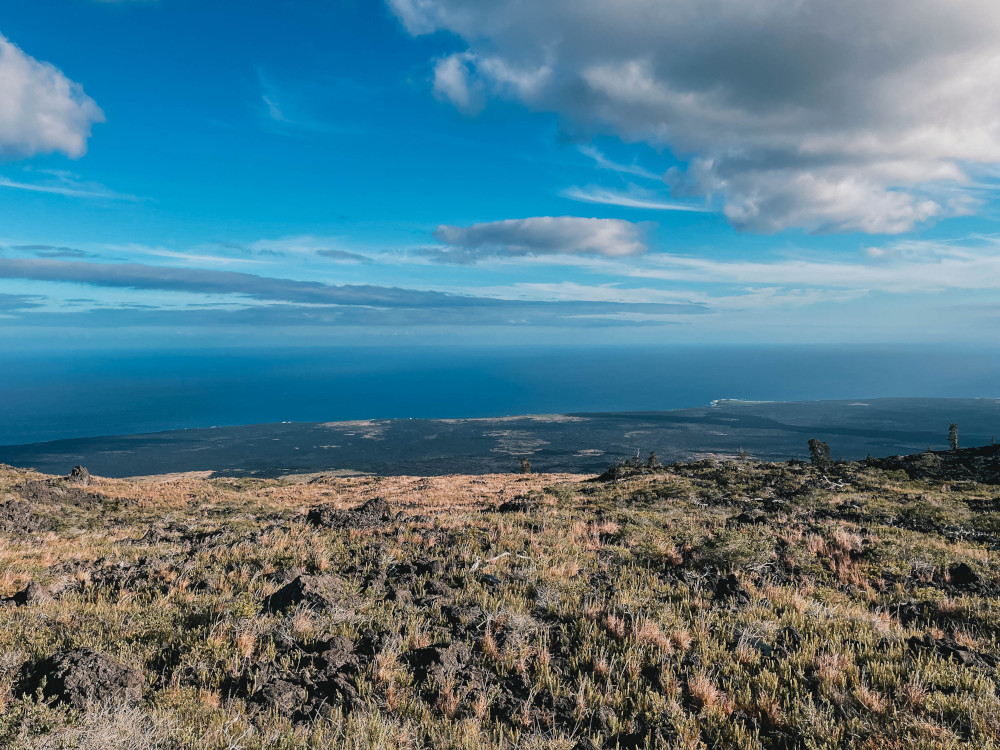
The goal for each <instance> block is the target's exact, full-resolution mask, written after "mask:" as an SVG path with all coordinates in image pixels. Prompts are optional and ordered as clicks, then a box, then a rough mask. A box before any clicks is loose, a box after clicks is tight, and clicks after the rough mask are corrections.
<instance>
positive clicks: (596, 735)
mask: <svg viewBox="0 0 1000 750" xmlns="http://www.w3.org/2000/svg"><path fill="white" fill-rule="evenodd" d="M582 479H583V478H582V477H575V476H553V475H539V476H535V475H530V476H523V477H522V476H516V475H505V476H499V475H497V476H482V477H473V476H463V477H441V478H430V479H428V478H412V477H395V478H357V477H354V478H345V477H333V476H329V477H324V476H312V477H297V478H290V479H285V480H266V481H265V480H234V479H216V480H210V479H205V478H202V477H190V476H189V477H184V476H180V477H171V478H169V479H164V478H159V479H157V478H151V479H148V480H139V481H122V480H105V479H96V478H95V479H92V480H91V481H90V482H89V483H83V482H78V483H74V482H72V481H68V480H65V479H57V478H52V477H46V476H42V475H39V474H34V473H31V472H25V471H19V470H13V469H9V468H2V467H0V597H7V598H9V599H8V600H7V601H5V602H4V604H3V605H2V606H0V746H3V747H17V748H21V747H24V748H63V747H66V748H70V747H80V748H108V747H121V748H136V749H137V750H138V749H139V748H154V747H155V748H159V747H163V748H299V747H316V748H328V747H332V748H357V749H358V750H360V749H362V748H387V747H391V748H396V747H399V748H469V749H475V748H522V747H523V748H566V750H570V749H571V748H581V749H583V748H602V747H622V748H632V747H662V748H690V749H692V750H694V749H695V748H719V747H723V748H730V747H731V748H748V749H749V748H800V747H801V748H831V749H832V748H841V747H857V748H880V749H882V748H890V749H891V748H923V747H927V748H939V747H940V748H952V747H969V748H991V747H997V745H998V743H1000V698H998V692H997V685H998V680H1000V669H998V664H1000V661H998V656H1000V642H998V638H1000V599H998V593H1000V566H998V563H997V560H996V554H997V549H998V541H1000V539H998V538H1000V490H998V488H997V487H996V486H992V485H981V484H976V483H974V482H968V481H966V482H954V481H950V482H947V483H946V482H941V481H926V480H922V479H919V478H912V477H910V476H907V474H905V473H903V472H901V471H899V472H890V471H885V470H881V469H875V468H871V467H865V466H863V465H861V464H843V465H838V466H835V467H833V468H831V469H829V470H827V471H826V472H820V471H819V470H817V469H815V468H813V467H811V466H807V465H804V464H798V463H790V464H760V463H756V462H753V461H746V460H744V461H728V462H714V461H701V462H698V463H694V464H684V465H675V466H672V467H669V468H666V469H658V470H654V471H650V472H645V473H638V474H637V475H635V476H631V477H629V476H627V475H625V476H623V477H620V478H618V479H617V480H615V481H608V482H584V481H581V480H582ZM380 499H381V500H380ZM382 501H384V502H382ZM363 504H365V505H364V509H363V510H361V511H357V512H351V511H350V510H349V509H352V508H356V507H357V506H361V505H363ZM310 510H312V511H313V512H311V513H310Z"/></svg>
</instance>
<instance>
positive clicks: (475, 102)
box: [434, 55, 484, 114]
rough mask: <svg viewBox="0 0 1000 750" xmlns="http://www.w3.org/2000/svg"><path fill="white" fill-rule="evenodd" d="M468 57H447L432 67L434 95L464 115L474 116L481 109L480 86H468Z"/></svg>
mask: <svg viewBox="0 0 1000 750" xmlns="http://www.w3.org/2000/svg"><path fill="white" fill-rule="evenodd" d="M470 60H471V57H470V56H469V55H449V56H448V57H443V58H441V59H440V60H438V61H437V63H436V64H435V65H434V93H435V94H437V95H438V96H439V97H440V98H441V99H446V100H448V101H450V102H451V103H452V104H454V105H455V107H456V108H458V109H459V110H460V111H462V112H464V113H466V114H476V113H477V112H479V111H480V110H481V109H482V108H483V99H484V97H483V91H482V85H481V84H479V82H478V81H476V83H475V84H474V87H470V84H469V61H470Z"/></svg>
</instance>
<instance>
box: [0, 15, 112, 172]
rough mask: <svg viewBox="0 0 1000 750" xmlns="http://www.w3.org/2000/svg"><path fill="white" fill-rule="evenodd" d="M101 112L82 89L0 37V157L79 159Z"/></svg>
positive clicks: (53, 67) (56, 69)
mask: <svg viewBox="0 0 1000 750" xmlns="http://www.w3.org/2000/svg"><path fill="white" fill-rule="evenodd" d="M99 122H104V113H103V112H102V111H101V109H100V107H98V106H97V103H96V102H94V100H93V99H91V98H90V97H89V96H87V95H86V94H85V93H84V91H83V87H82V86H81V85H80V84H79V83H75V82H73V81H71V80H70V79H68V78H67V77H66V76H65V75H64V74H63V73H62V71H60V70H59V69H58V68H56V67H55V66H54V65H51V64H50V63H47V62H41V61H39V60H36V59H35V58H33V57H31V56H30V55H27V54H25V53H24V52H23V51H22V50H21V49H20V48H19V47H17V46H16V45H14V44H12V43H11V42H9V41H8V40H7V39H6V37H4V36H3V35H0V157H4V158H23V157H27V156H32V155H34V154H43V153H52V152H56V151H58V152H62V153H64V154H66V155H67V156H71V157H74V158H76V157H79V156H83V154H84V153H85V152H86V150H87V139H88V138H89V137H90V129H91V126H93V125H94V124H95V123H99Z"/></svg>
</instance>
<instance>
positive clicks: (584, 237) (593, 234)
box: [428, 216, 649, 263]
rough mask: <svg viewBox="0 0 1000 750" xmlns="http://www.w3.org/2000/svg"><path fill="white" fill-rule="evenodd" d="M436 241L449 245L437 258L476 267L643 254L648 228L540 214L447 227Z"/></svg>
mask: <svg viewBox="0 0 1000 750" xmlns="http://www.w3.org/2000/svg"><path fill="white" fill-rule="evenodd" d="M434 237H435V238H436V239H438V240H439V241H441V242H443V243H445V245H446V247H442V248H431V249H430V250H429V251H428V252H429V254H430V255H431V256H433V257H435V258H436V259H437V260H443V261H448V262H455V263H471V262H475V261H477V260H481V259H483V258H488V257H498V256H500V257H502V256H534V255H597V256H604V257H608V258H618V257H625V256H635V255H642V254H643V253H645V252H646V251H647V250H648V249H649V248H648V245H647V244H646V227H645V226H643V225H641V224H634V223H632V222H629V221H623V220H621V219H587V218H581V217H577V216H535V217H532V218H528V219H507V220H505V221H493V222H488V223H484V224H473V225H472V226H471V227H456V226H446V225H442V226H440V227H438V228H437V230H436V231H435V232H434Z"/></svg>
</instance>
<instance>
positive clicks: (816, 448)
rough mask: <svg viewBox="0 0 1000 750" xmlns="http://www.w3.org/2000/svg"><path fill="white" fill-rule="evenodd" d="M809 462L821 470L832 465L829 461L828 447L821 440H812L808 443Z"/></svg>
mask: <svg viewBox="0 0 1000 750" xmlns="http://www.w3.org/2000/svg"><path fill="white" fill-rule="evenodd" d="M809 460H810V461H812V465H813V466H818V467H819V468H821V469H825V468H827V467H829V466H830V465H831V464H832V463H833V462H832V461H831V460H830V446H829V445H827V444H826V443H824V442H823V441H822V440H817V439H816V438H813V439H812V440H810V441H809Z"/></svg>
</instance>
